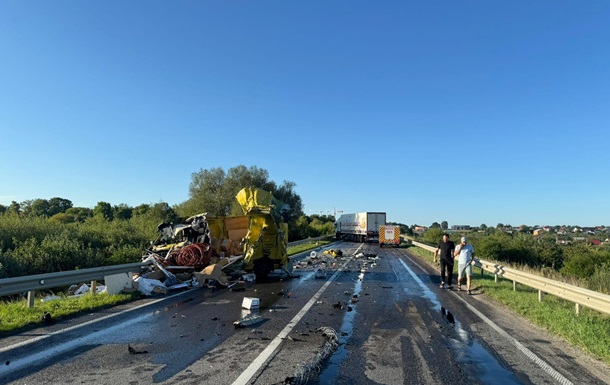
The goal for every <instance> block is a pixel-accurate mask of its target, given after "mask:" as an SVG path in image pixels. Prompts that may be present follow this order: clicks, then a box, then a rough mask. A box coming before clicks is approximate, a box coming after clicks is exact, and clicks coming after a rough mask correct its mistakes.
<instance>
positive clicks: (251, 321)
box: [233, 314, 263, 328]
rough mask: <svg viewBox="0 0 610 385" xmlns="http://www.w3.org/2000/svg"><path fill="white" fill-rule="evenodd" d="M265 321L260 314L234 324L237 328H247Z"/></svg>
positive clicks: (244, 318)
mask: <svg viewBox="0 0 610 385" xmlns="http://www.w3.org/2000/svg"><path fill="white" fill-rule="evenodd" d="M262 321H263V317H261V316H260V315H258V314H249V315H247V316H245V317H243V318H242V319H240V320H239V321H235V322H233V326H235V328H244V327H246V326H250V325H255V324H258V323H260V322H262Z"/></svg>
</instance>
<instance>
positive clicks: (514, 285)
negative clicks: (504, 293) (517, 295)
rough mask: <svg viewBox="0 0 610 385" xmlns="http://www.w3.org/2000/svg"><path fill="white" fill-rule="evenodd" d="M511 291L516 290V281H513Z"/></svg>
mask: <svg viewBox="0 0 610 385" xmlns="http://www.w3.org/2000/svg"><path fill="white" fill-rule="evenodd" d="M513 291H517V281H513Z"/></svg>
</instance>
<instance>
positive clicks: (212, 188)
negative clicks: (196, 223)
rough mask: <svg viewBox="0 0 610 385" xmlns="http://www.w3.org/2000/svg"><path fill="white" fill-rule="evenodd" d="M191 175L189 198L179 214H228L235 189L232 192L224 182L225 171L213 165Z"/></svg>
mask: <svg viewBox="0 0 610 385" xmlns="http://www.w3.org/2000/svg"><path fill="white" fill-rule="evenodd" d="M191 177H192V180H191V183H190V185H189V196H190V198H189V199H188V200H187V202H185V205H184V206H183V210H181V212H180V215H183V216H191V215H194V214H197V213H200V212H207V213H208V215H210V216H225V215H228V214H229V211H230V209H231V204H232V203H233V200H235V194H236V193H237V191H236V192H235V194H233V193H232V191H231V190H230V189H229V188H228V186H227V185H226V184H225V179H226V174H225V171H224V170H223V169H222V168H221V167H215V168H211V169H209V170H200V171H199V172H196V173H193V174H192V175H191ZM183 212H186V213H183Z"/></svg>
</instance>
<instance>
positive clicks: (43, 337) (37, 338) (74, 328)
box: [0, 290, 192, 353]
mask: <svg viewBox="0 0 610 385" xmlns="http://www.w3.org/2000/svg"><path fill="white" fill-rule="evenodd" d="M186 293H192V291H191V290H189V291H184V292H182V293H178V294H174V295H172V296H169V297H165V298H160V299H156V300H154V301H151V302H148V303H145V304H142V305H139V306H136V307H134V308H131V309H127V310H124V311H122V312H119V313H115V314H109V315H107V316H104V317H101V318H98V319H94V320H91V321H87V322H83V323H82V324H78V325H74V326H70V327H67V328H64V329H60V330H57V331H54V332H52V333H49V334H45V335H43V336H39V337H34V338H30V339H29V340H25V341H21V342H18V343H16V344H13V345H9V346H5V347H3V348H0V353H4V352H7V351H9V350H13V349H17V348H20V347H22V346H26V345H29V344H33V343H35V342H39V341H42V340H44V339H47V338H49V337H51V336H56V335H58V334H62V333H67V332H71V331H73V330H77V329H79V328H82V327H85V326H88V325H93V324H96V323H98V322H102V321H105V320H108V319H110V318H113V317H117V316H120V315H123V314H127V313H129V312H132V311H136V310H139V309H142V308H143V307H146V306H151V305H154V304H156V303H159V302H161V301H165V300H168V299H172V298H175V297H178V296H181V295H184V294H186Z"/></svg>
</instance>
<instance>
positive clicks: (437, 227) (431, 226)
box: [430, 222, 441, 229]
mask: <svg viewBox="0 0 610 385" xmlns="http://www.w3.org/2000/svg"><path fill="white" fill-rule="evenodd" d="M430 228H431V229H432V228H434V229H440V228H441V225H440V224H439V223H438V222H434V223H433V224H432V225H430Z"/></svg>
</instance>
